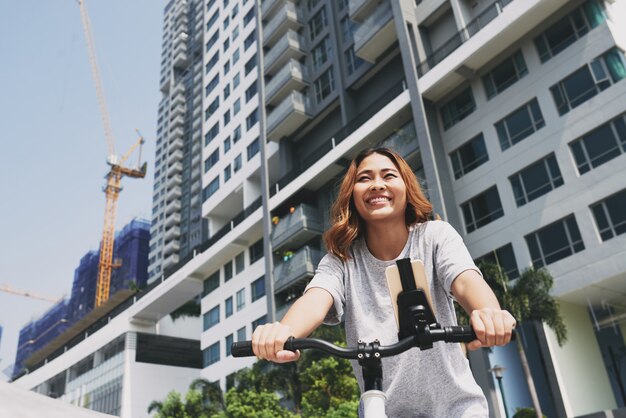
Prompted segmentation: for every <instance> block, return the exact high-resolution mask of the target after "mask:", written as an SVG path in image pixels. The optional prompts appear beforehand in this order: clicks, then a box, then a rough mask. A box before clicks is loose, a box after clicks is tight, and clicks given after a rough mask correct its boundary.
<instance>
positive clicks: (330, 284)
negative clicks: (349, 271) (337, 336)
mask: <svg viewBox="0 0 626 418" xmlns="http://www.w3.org/2000/svg"><path fill="white" fill-rule="evenodd" d="M344 271H345V269H344V264H343V262H342V261H341V260H340V259H339V258H338V257H337V256H334V255H332V254H326V255H325V256H324V258H322V261H320V263H319V265H318V266H317V269H316V270H315V276H313V278H312V279H311V281H310V282H309V284H308V285H307V287H306V289H304V293H306V292H307V291H308V290H309V289H311V288H314V287H318V288H320V289H324V290H326V291H327V292H328V293H330V295H331V296H332V297H333V306H332V307H331V308H330V310H329V311H328V313H327V314H326V318H324V323H325V324H327V325H337V324H339V323H340V322H341V319H342V317H343V312H344V306H345V304H346V296H345V295H346V292H345V285H344V277H343V276H344Z"/></svg>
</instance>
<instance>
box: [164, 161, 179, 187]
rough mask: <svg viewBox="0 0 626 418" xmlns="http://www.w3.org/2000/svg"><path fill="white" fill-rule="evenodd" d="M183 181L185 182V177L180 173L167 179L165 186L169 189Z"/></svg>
mask: <svg viewBox="0 0 626 418" xmlns="http://www.w3.org/2000/svg"><path fill="white" fill-rule="evenodd" d="M181 166H182V164H181ZM181 171H182V170H181ZM182 182H183V177H182V176H181V175H180V174H175V175H173V176H171V177H169V178H168V179H167V183H165V187H167V188H168V189H169V188H170V187H176V186H179V185H181V184H182Z"/></svg>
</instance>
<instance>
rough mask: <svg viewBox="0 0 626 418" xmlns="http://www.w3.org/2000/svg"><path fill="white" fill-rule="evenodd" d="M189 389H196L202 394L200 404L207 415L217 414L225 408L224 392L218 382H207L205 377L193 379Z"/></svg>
mask: <svg viewBox="0 0 626 418" xmlns="http://www.w3.org/2000/svg"><path fill="white" fill-rule="evenodd" d="M189 389H190V390H197V391H198V392H200V394H201V395H202V404H203V405H204V408H205V412H206V413H207V415H209V416H213V415H215V414H218V413H219V412H220V411H224V410H225V409H226V405H225V403H224V393H223V392H222V388H221V387H220V384H219V382H209V381H208V380H206V379H195V380H194V381H193V382H191V384H190V385H189Z"/></svg>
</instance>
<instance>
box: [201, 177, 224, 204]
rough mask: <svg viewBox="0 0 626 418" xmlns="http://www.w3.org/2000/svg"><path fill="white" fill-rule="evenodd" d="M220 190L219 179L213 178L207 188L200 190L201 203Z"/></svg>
mask: <svg viewBox="0 0 626 418" xmlns="http://www.w3.org/2000/svg"><path fill="white" fill-rule="evenodd" d="M219 188H220V177H219V176H217V177H215V178H214V179H213V180H212V181H211V182H210V183H209V185H208V186H206V187H205V188H204V189H202V201H203V202H204V201H206V200H207V199H208V198H209V197H211V196H213V194H215V192H217V191H218V190H219Z"/></svg>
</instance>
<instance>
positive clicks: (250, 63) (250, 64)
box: [244, 54, 256, 75]
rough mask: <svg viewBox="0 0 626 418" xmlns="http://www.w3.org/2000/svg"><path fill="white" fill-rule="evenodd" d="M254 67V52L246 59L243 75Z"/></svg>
mask: <svg viewBox="0 0 626 418" xmlns="http://www.w3.org/2000/svg"><path fill="white" fill-rule="evenodd" d="M255 67H256V54H254V55H253V56H252V57H251V58H250V59H249V60H248V62H246V65H245V66H244V73H245V75H248V74H250V71H252V70H254V68H255Z"/></svg>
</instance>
